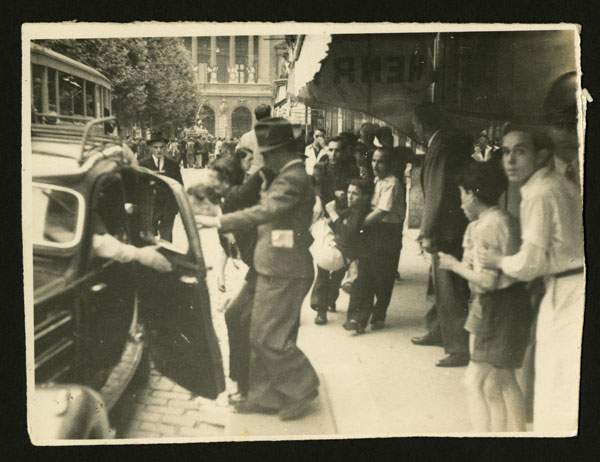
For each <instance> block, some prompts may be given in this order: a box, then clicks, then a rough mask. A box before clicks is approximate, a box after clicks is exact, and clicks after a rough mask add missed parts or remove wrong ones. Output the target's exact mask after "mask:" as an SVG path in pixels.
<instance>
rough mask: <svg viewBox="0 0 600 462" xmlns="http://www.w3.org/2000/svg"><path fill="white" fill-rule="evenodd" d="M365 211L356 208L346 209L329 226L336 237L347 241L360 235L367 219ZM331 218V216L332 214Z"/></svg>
mask: <svg viewBox="0 0 600 462" xmlns="http://www.w3.org/2000/svg"><path fill="white" fill-rule="evenodd" d="M365 212H366V211H365V210H364V209H359V208H356V207H353V208H350V209H346V210H344V211H342V212H341V214H340V215H337V216H336V218H335V219H333V217H332V220H333V221H332V222H331V223H330V224H329V226H330V227H331V229H332V230H333V232H334V233H335V235H336V236H338V237H340V238H341V239H342V240H344V241H346V240H347V239H348V238H349V237H351V236H354V235H356V234H358V233H360V230H361V228H362V226H363V222H364V218H365ZM330 216H331V214H330Z"/></svg>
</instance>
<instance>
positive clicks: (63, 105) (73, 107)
mask: <svg viewBox="0 0 600 462" xmlns="http://www.w3.org/2000/svg"><path fill="white" fill-rule="evenodd" d="M58 75H59V82H58V93H59V95H60V113H61V114H63V115H75V114H77V115H83V79H80V78H78V77H73V76H72V75H70V74H65V73H64V72H59V74H58Z"/></svg>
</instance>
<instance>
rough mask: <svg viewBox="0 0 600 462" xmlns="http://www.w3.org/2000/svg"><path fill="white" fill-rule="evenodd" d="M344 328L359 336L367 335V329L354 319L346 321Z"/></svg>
mask: <svg viewBox="0 0 600 462" xmlns="http://www.w3.org/2000/svg"><path fill="white" fill-rule="evenodd" d="M342 327H343V328H344V329H346V330H353V331H355V332H356V333H357V334H364V333H365V328H364V327H363V326H361V325H360V324H359V323H358V322H357V321H355V320H354V319H351V320H350V321H346V322H345V323H344V324H343V325H342Z"/></svg>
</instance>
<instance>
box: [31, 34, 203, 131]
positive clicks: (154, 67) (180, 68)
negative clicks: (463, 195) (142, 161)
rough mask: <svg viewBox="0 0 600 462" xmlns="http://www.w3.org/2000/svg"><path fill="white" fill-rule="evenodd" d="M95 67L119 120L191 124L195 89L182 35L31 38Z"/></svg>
mask: <svg viewBox="0 0 600 462" xmlns="http://www.w3.org/2000/svg"><path fill="white" fill-rule="evenodd" d="M36 43H39V44H40V45H42V46H45V47H48V48H50V49H52V50H54V51H56V52H58V53H61V54H64V55H65V56H68V57H70V58H72V59H75V60H77V61H79V62H82V63H84V64H86V65H88V66H91V67H93V68H94V69H97V70H98V71H100V72H101V73H102V74H104V75H105V76H106V77H108V78H109V79H110V80H111V82H112V84H113V102H112V104H113V109H114V113H115V115H116V116H117V117H118V119H119V123H120V124H121V125H122V126H132V125H133V124H134V123H137V124H145V125H148V124H149V123H151V124H152V125H153V126H160V125H161V124H164V123H166V122H171V123H173V124H174V125H175V126H180V127H183V126H186V125H191V124H192V123H193V122H194V120H195V116H196V111H197V109H198V105H199V101H200V95H199V91H198V88H197V86H196V85H195V83H194V78H193V68H192V64H191V61H190V58H189V53H188V52H187V50H186V49H185V47H184V45H183V40H182V39H181V38H177V37H157V38H115V39H61V40H37V41H36Z"/></svg>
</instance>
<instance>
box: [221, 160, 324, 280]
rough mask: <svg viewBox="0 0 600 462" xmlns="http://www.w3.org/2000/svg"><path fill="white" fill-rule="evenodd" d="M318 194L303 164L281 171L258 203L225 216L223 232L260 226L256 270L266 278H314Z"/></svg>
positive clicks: (287, 167) (222, 226)
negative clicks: (312, 248)
mask: <svg viewBox="0 0 600 462" xmlns="http://www.w3.org/2000/svg"><path fill="white" fill-rule="evenodd" d="M314 203H315V193H314V190H313V186H312V181H311V179H310V177H309V176H308V175H307V174H306V171H305V169H304V164H303V163H302V162H301V161H293V163H290V164H288V165H286V166H284V168H283V169H282V170H281V171H280V172H279V174H278V175H277V176H276V177H275V179H274V180H273V182H272V183H271V185H270V186H269V188H268V189H267V190H266V191H265V192H264V193H263V195H262V197H261V199H260V201H259V203H258V204H256V205H254V206H252V207H250V208H247V209H244V210H239V211H237V212H233V213H228V214H225V215H223V216H222V217H221V231H222V232H229V231H234V230H239V229H252V228H253V227H256V226H258V231H257V243H256V249H255V251H254V266H255V268H256V271H257V272H258V273H260V274H262V275H265V276H274V277H283V278H292V279H302V278H312V277H313V274H314V270H313V262H312V257H311V255H310V252H309V251H308V248H309V247H310V245H311V243H312V241H313V239H312V236H311V234H310V232H309V227H310V225H311V221H312V213H313V206H314Z"/></svg>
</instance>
